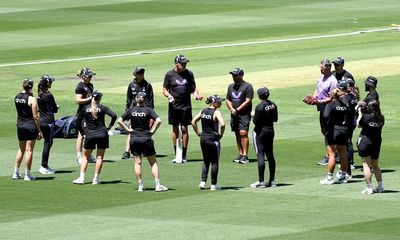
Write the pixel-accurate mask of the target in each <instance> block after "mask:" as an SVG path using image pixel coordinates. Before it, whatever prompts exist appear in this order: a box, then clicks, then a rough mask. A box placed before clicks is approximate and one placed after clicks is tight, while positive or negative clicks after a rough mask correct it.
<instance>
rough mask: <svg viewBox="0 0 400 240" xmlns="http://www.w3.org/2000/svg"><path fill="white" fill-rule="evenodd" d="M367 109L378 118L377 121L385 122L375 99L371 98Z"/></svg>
mask: <svg viewBox="0 0 400 240" xmlns="http://www.w3.org/2000/svg"><path fill="white" fill-rule="evenodd" d="M368 111H369V112H370V113H372V114H373V115H374V117H376V118H377V119H378V121H379V122H380V123H381V125H382V126H383V124H384V123H385V117H384V116H383V115H382V112H381V108H380V106H379V102H378V101H376V100H372V101H371V102H369V103H368Z"/></svg>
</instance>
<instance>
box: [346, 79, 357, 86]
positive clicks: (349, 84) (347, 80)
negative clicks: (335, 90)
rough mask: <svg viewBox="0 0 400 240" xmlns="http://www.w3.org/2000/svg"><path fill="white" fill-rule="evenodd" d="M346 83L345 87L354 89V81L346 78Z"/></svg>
mask: <svg viewBox="0 0 400 240" xmlns="http://www.w3.org/2000/svg"><path fill="white" fill-rule="evenodd" d="M346 82H347V86H349V87H354V85H356V82H354V80H353V79H352V78H347V79H346Z"/></svg>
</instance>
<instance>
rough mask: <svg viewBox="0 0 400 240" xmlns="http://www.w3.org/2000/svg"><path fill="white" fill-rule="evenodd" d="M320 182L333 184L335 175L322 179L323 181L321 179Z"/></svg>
mask: <svg viewBox="0 0 400 240" xmlns="http://www.w3.org/2000/svg"><path fill="white" fill-rule="evenodd" d="M319 183H321V184H322V185H332V184H334V183H335V182H334V181H333V177H331V178H328V177H326V178H324V179H322V180H321V181H319Z"/></svg>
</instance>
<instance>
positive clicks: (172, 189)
mask: <svg viewBox="0 0 400 240" xmlns="http://www.w3.org/2000/svg"><path fill="white" fill-rule="evenodd" d="M155 190H156V189H155V188H147V187H146V188H145V190H144V191H145V192H155ZM169 191H176V189H175V188H168V191H163V192H169Z"/></svg>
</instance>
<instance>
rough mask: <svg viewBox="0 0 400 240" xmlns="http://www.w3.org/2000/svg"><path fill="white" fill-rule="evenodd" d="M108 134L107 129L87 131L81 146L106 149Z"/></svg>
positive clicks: (107, 146)
mask: <svg viewBox="0 0 400 240" xmlns="http://www.w3.org/2000/svg"><path fill="white" fill-rule="evenodd" d="M108 138H109V136H108V133H107V131H102V132H96V133H93V134H92V133H87V134H86V138H85V143H84V145H83V147H84V148H85V149H96V145H97V148H99V149H106V148H109V139H108Z"/></svg>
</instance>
